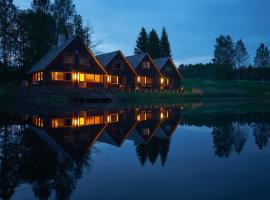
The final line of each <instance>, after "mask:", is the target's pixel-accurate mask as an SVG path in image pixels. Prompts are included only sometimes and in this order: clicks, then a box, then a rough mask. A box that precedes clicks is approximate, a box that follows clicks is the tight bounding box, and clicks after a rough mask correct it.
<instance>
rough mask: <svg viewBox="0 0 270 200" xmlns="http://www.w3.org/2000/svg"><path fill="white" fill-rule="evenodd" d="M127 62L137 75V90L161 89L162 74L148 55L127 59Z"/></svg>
mask: <svg viewBox="0 0 270 200" xmlns="http://www.w3.org/2000/svg"><path fill="white" fill-rule="evenodd" d="M127 60H128V62H129V63H130V64H131V66H132V67H133V69H134V70H135V71H136V73H137V74H138V77H137V84H138V87H139V88H150V89H161V88H162V87H163V85H162V84H161V82H162V80H163V79H162V74H161V72H160V71H159V69H158V68H157V66H156V65H155V63H154V62H153V60H152V59H151V57H150V56H149V55H148V54H138V55H133V56H128V57H127Z"/></svg>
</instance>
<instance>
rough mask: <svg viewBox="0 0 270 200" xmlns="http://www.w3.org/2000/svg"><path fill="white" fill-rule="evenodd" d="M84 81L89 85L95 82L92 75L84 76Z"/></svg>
mask: <svg viewBox="0 0 270 200" xmlns="http://www.w3.org/2000/svg"><path fill="white" fill-rule="evenodd" d="M86 81H87V82H90V83H94V82H95V76H94V74H86Z"/></svg>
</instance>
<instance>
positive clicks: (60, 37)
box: [57, 34, 65, 47]
mask: <svg viewBox="0 0 270 200" xmlns="http://www.w3.org/2000/svg"><path fill="white" fill-rule="evenodd" d="M64 42H65V35H64V34H58V44H57V46H58V47H60V46H62V45H63V44H64Z"/></svg>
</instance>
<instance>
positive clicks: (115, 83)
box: [97, 51, 137, 89]
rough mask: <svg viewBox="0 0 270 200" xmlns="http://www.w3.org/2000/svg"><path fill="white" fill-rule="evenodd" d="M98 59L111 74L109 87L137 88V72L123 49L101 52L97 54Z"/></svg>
mask: <svg viewBox="0 0 270 200" xmlns="http://www.w3.org/2000/svg"><path fill="white" fill-rule="evenodd" d="M97 59H98V61H99V62H100V63H101V64H102V65H103V67H104V68H105V69H106V71H107V72H108V73H109V74H110V75H109V78H108V79H109V83H110V84H109V88H116V89H122V88H124V89H135V88H136V78H137V73H136V72H135V70H134V69H133V68H132V66H131V65H130V64H129V62H128V61H127V59H126V58H125V56H124V55H123V53H122V52H121V51H114V52H111V53H106V54H101V55H98V56H97Z"/></svg>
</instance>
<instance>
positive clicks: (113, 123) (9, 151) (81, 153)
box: [0, 106, 270, 199]
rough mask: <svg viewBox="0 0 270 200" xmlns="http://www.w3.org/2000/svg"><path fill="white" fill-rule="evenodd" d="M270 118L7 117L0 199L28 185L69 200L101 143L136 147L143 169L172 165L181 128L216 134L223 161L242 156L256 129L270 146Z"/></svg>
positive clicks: (117, 113) (176, 112)
mask: <svg viewBox="0 0 270 200" xmlns="http://www.w3.org/2000/svg"><path fill="white" fill-rule="evenodd" d="M266 119H270V118H269V114H268V113H262V114H258V113H256V114H254V115H250V114H249V115H246V114H237V115H236V114H234V113H233V114H222V113H219V114H217V113H213V114H202V115H191V114H183V111H182V106H167V107H151V108H129V109H111V110H109V111H103V110H95V109H93V110H91V109H90V110H88V111H80V112H67V113H60V114H59V113H58V114H31V115H23V116H22V117H17V118H14V116H10V115H3V116H1V120H0V121H1V132H0V137H1V138H0V145H1V146H0V176H1V179H0V197H1V198H3V199H10V198H11V197H12V195H13V194H14V192H15V189H16V188H17V187H18V186H19V185H20V184H22V183H28V184H30V185H31V187H32V190H33V193H34V194H35V197H36V198H40V199H47V198H48V197H50V196H52V194H54V195H55V197H56V198H57V199H68V198H70V196H71V194H72V193H73V191H74V189H75V187H76V184H77V181H78V180H79V179H80V178H81V177H82V171H83V169H84V168H86V167H87V166H90V165H92V162H93V161H92V159H91V155H92V154H93V153H95V151H96V148H97V147H96V146H94V144H95V143H105V144H109V145H112V146H115V147H121V146H122V145H123V144H124V143H125V141H128V140H129V141H133V142H134V145H135V147H134V149H135V151H136V154H137V157H138V161H139V163H140V164H141V165H145V163H146V162H149V163H151V164H155V163H157V161H158V160H159V159H160V161H159V163H161V165H162V166H164V165H165V164H166V162H167V161H168V160H169V159H168V153H169V150H170V144H171V138H173V133H174V132H175V130H176V128H177V127H178V126H179V125H188V126H191V125H195V126H208V127H211V128H212V136H213V143H214V152H215V154H216V155H217V156H218V157H228V156H230V155H231V153H232V152H237V153H241V152H242V151H243V149H244V146H245V144H246V142H247V140H248V135H247V130H248V129H252V130H253V134H254V140H255V143H256V144H257V146H258V148H259V149H262V148H264V147H265V146H266V145H267V144H268V139H269V136H270V126H269V122H267V120H266Z"/></svg>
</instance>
